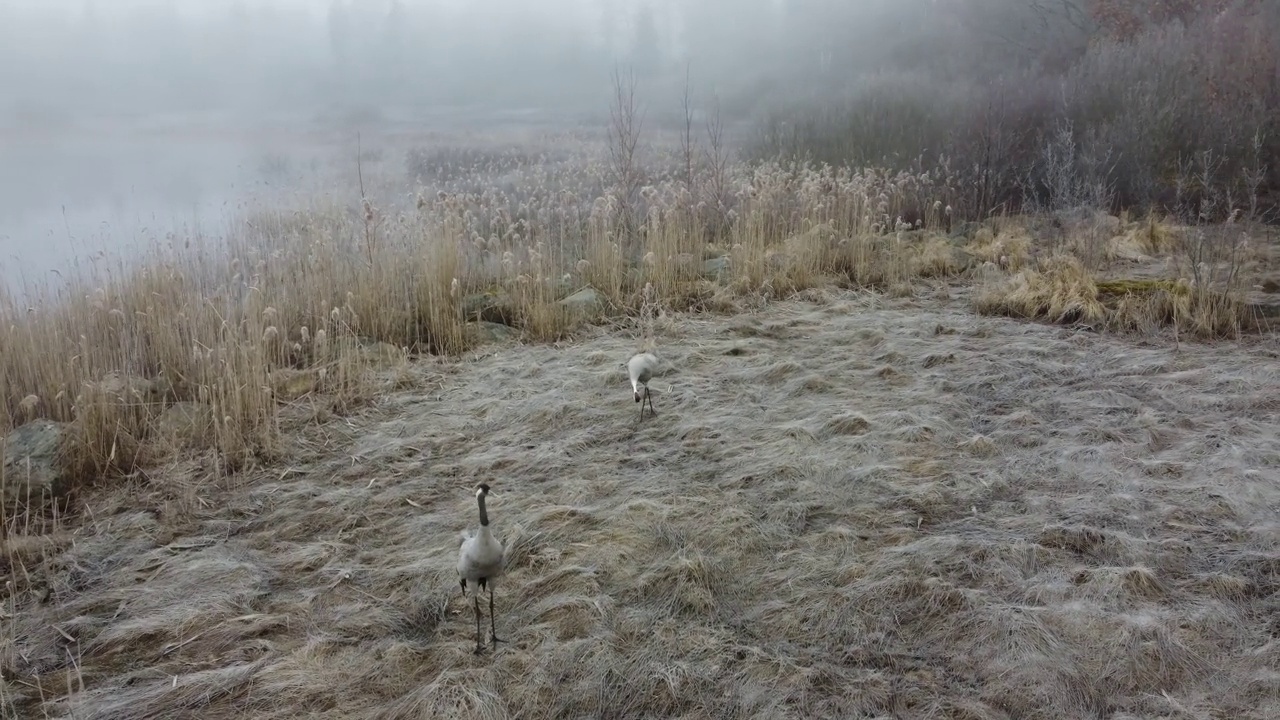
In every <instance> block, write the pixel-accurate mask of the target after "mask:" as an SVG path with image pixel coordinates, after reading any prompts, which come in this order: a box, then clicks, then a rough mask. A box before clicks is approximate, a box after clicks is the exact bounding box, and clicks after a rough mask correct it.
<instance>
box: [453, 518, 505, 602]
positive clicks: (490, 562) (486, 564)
mask: <svg viewBox="0 0 1280 720" xmlns="http://www.w3.org/2000/svg"><path fill="white" fill-rule="evenodd" d="M504 551H505V548H504V547H503V546H502V543H501V542H498V539H497V538H495V537H494V536H493V531H492V530H490V529H489V526H488V525H481V526H480V529H479V530H477V531H476V533H475V534H474V535H470V536H468V537H467V538H466V539H465V540H463V541H462V549H461V550H459V552H458V575H460V576H462V579H463V580H467V581H470V582H473V583H476V584H477V585H479V586H480V588H481V589H483V588H484V587H485V586H486V585H488V586H490V588H492V586H493V581H494V580H496V579H497V578H499V577H501V576H502V566H503V559H504V556H505V552H504Z"/></svg>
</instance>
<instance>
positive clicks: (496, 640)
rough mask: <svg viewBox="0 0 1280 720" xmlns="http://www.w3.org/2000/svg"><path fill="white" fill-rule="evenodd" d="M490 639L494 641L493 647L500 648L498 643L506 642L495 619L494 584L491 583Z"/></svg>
mask: <svg viewBox="0 0 1280 720" xmlns="http://www.w3.org/2000/svg"><path fill="white" fill-rule="evenodd" d="M489 639H490V640H492V641H493V649H494V650H497V649H498V643H500V642H506V640H503V639H502V638H500V637H498V627H497V625H496V624H495V622H494V619H493V584H492V583H490V584H489Z"/></svg>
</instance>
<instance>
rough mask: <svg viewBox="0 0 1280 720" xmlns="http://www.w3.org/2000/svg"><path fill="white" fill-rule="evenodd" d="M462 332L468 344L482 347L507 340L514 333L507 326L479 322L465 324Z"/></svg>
mask: <svg viewBox="0 0 1280 720" xmlns="http://www.w3.org/2000/svg"><path fill="white" fill-rule="evenodd" d="M463 332H464V333H465V334H466V337H467V341H468V342H470V343H472V344H475V345H483V344H485V343H496V342H504V341H506V340H509V339H510V338H511V337H512V336H513V335H515V332H516V331H515V330H513V329H512V328H511V327H510V326H509V325H503V324H502V323H493V322H486V321H484V320H479V321H477V322H469V323H467V324H466V327H465V329H464V330H463Z"/></svg>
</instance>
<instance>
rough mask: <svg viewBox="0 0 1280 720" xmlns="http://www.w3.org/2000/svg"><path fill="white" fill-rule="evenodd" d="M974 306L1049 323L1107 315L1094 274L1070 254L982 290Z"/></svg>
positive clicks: (1096, 319) (1094, 319)
mask: <svg viewBox="0 0 1280 720" xmlns="http://www.w3.org/2000/svg"><path fill="white" fill-rule="evenodd" d="M974 307H975V309H976V310H977V311H978V312H980V313H983V314H987V315H1008V316H1011V317H1018V318H1026V319H1043V320H1046V321H1047V322H1052V323H1077V322H1083V323H1101V322H1102V321H1103V320H1105V319H1106V317H1107V312H1106V309H1105V308H1104V307H1103V306H1102V303H1100V302H1098V288H1097V286H1096V285H1095V284H1094V281H1093V277H1092V276H1091V274H1090V273H1089V271H1088V270H1086V269H1085V267H1084V265H1083V264H1082V263H1081V262H1080V261H1079V260H1078V259H1076V258H1075V257H1073V256H1070V255H1055V256H1053V257H1051V258H1049V259H1047V260H1045V261H1044V262H1042V263H1041V264H1040V266H1039V268H1038V269H1030V268H1028V269H1026V270H1023V271H1021V272H1019V273H1018V274H1016V275H1014V276H1013V277H1012V278H1009V279H1008V280H1004V281H1001V282H999V283H998V284H996V285H995V286H993V287H988V288H986V289H984V290H983V291H982V292H981V293H980V294H979V295H978V296H977V297H976V299H975V302H974Z"/></svg>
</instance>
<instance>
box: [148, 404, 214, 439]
mask: <svg viewBox="0 0 1280 720" xmlns="http://www.w3.org/2000/svg"><path fill="white" fill-rule="evenodd" d="M213 420H214V417H213V408H212V407H210V406H208V405H205V404H204V403H195V402H178V403H174V404H173V405H170V406H169V407H168V408H167V409H166V410H165V411H164V412H162V413H160V415H159V416H158V417H156V419H155V425H153V426H152V432H153V433H154V434H155V435H156V436H157V437H159V438H161V439H162V440H164V441H166V442H168V443H170V444H172V445H173V446H175V447H184V448H204V447H208V445H209V444H210V441H211V439H212V435H213Z"/></svg>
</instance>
